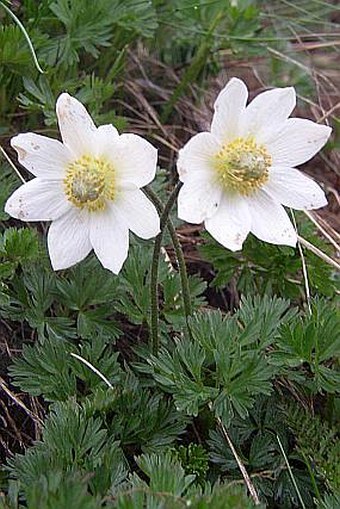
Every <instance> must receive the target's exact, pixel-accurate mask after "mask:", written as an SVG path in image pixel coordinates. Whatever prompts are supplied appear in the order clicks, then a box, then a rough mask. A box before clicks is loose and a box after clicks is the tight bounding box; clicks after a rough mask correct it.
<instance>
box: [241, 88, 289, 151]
mask: <svg viewBox="0 0 340 509" xmlns="http://www.w3.org/2000/svg"><path fill="white" fill-rule="evenodd" d="M295 105H296V96H295V90H294V88H293V87H287V88H274V89H273V90H267V91H266V92H262V93H261V94H259V95H257V96H256V97H255V99H253V100H252V101H251V103H250V104H249V105H248V106H247V108H246V110H245V112H244V114H243V116H242V119H241V127H240V135H241V136H255V137H256V141H257V142H259V143H265V142H266V141H267V139H268V138H270V137H271V136H272V135H273V133H275V132H276V130H277V129H278V128H279V127H280V126H281V124H282V122H285V121H286V120H287V118H288V117H289V115H290V114H291V113H292V111H293V109H294V108H295Z"/></svg>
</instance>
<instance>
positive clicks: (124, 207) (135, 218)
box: [112, 189, 160, 239]
mask: <svg viewBox="0 0 340 509" xmlns="http://www.w3.org/2000/svg"><path fill="white" fill-rule="evenodd" d="M112 207H113V208H114V209H115V210H117V215H119V216H120V217H121V218H122V219H123V222H124V224H126V225H127V227H128V228H129V229H130V230H131V231H132V232H133V233H135V234H136V235H138V237H141V238H142V239H150V238H152V237H155V236H156V235H158V233H159V232H160V224H159V216H158V213H157V210H156V208H155V206H154V205H153V203H151V201H150V200H149V199H148V198H147V197H146V196H145V194H144V193H143V192H142V191H140V190H139V189H136V190H132V191H123V192H122V194H121V196H120V197H119V198H117V201H116V202H114V203H113V204H112Z"/></svg>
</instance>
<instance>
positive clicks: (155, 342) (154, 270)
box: [144, 182, 192, 355]
mask: <svg viewBox="0 0 340 509" xmlns="http://www.w3.org/2000/svg"><path fill="white" fill-rule="evenodd" d="M181 186H182V183H181V182H179V183H178V184H177V185H176V187H175V188H174V190H173V191H172V193H171V195H170V197H169V199H168V201H167V203H166V205H165V207H163V205H162V202H161V201H160V200H159V199H158V197H157V195H156V194H155V193H154V192H153V191H152V190H151V189H150V188H144V191H145V194H146V195H147V196H148V197H149V198H150V199H151V200H152V202H153V203H154V205H155V207H156V208H157V210H158V212H159V213H160V215H161V218H160V227H161V231H160V233H159V234H158V236H157V237H156V240H155V245H154V251H153V257H152V265H151V281H150V300H151V306H150V310H151V313H150V335H151V345H152V352H153V353H154V354H155V355H156V354H157V353H158V349H159V318H158V315H159V304H158V270H159V260H160V253H161V245H162V239H163V234H164V229H165V226H167V228H168V230H169V233H170V236H171V240H172V243H173V246H174V249H175V254H176V258H177V263H178V269H179V272H180V278H181V285H182V296H183V304H184V312H185V316H186V320H188V317H189V316H190V315H191V313H192V308H191V300H190V289H189V283H188V277H187V272H186V266H185V260H184V255H183V251H182V248H181V245H180V242H179V240H178V237H177V234H176V230H175V227H174V225H173V223H172V221H171V219H170V217H169V215H170V211H171V209H172V206H173V204H174V203H175V200H176V198H177V195H178V193H179V190H180V188H181Z"/></svg>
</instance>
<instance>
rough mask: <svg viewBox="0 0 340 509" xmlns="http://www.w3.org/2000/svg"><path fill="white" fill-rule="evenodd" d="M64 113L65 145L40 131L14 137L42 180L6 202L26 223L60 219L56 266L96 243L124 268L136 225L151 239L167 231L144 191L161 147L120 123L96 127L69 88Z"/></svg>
mask: <svg viewBox="0 0 340 509" xmlns="http://www.w3.org/2000/svg"><path fill="white" fill-rule="evenodd" d="M56 108H57V117H58V122H59V128H60V132H61V136H62V139H63V143H61V142H59V141H57V140H54V139H51V138H47V137H45V136H40V135H38V134H33V133H25V134H19V135H18V136H15V137H14V138H12V140H11V145H12V147H14V148H15V150H16V151H17V152H18V158H19V161H20V163H21V164H22V165H23V166H25V168H27V169H28V170H29V171H30V172H31V173H33V175H35V177H36V178H34V179H33V180H31V181H29V182H27V183H26V184H24V185H22V186H21V187H19V188H18V189H17V190H16V191H15V192H14V193H13V194H12V196H11V197H10V198H9V199H8V201H7V203H6V207H5V210H6V212H7V213H8V214H10V215H11V216H13V217H16V218H17V219H21V220H23V221H52V224H51V226H50V229H49V232H48V250H49V254H50V258H51V263H52V266H53V268H54V269H55V270H57V269H64V268H67V267H70V266H71V265H74V264H75V263H77V262H79V261H80V260H82V259H84V258H85V257H86V256H87V255H88V254H89V252H90V251H91V250H92V248H93V249H94V252H95V253H96V255H97V256H98V258H99V260H100V261H101V263H102V264H103V266H104V267H106V268H108V269H110V270H111V271H112V272H114V273H115V274H118V272H119V271H120V269H121V267H122V265H123V263H124V261H125V259H126V257H127V254H128V248H129V230H131V231H132V232H133V233H135V234H136V235H138V236H139V237H141V238H143V239H149V238H151V237H154V236H155V235H157V234H158V233H159V217H158V214H157V212H156V209H155V207H154V205H153V204H152V203H151V202H150V201H149V200H148V199H147V198H146V196H145V195H144V193H143V192H142V191H141V190H140V188H141V187H143V186H145V185H146V184H148V183H149V182H151V181H152V180H153V178H154V176H155V172H156V162H157V150H156V149H155V148H154V147H153V146H152V145H151V144H150V143H149V142H147V141H146V140H144V139H143V138H142V137H140V136H137V135H135V134H122V135H119V134H118V132H117V130H116V129H115V128H114V127H113V126H112V125H103V126H100V127H98V128H97V127H96V126H95V125H94V123H93V121H92V119H91V117H90V116H89V114H88V113H87V111H86V109H85V108H84V106H83V105H82V104H81V103H80V102H79V101H77V100H76V99H74V98H73V97H71V96H69V95H68V94H61V96H60V97H59V98H58V101H57V107H56Z"/></svg>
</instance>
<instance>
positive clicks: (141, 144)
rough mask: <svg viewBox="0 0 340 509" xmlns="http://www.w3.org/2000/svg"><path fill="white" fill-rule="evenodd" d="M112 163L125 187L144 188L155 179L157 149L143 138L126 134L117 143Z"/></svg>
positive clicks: (113, 151)
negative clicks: (129, 185)
mask: <svg viewBox="0 0 340 509" xmlns="http://www.w3.org/2000/svg"><path fill="white" fill-rule="evenodd" d="M111 161H112V163H113V164H114V167H115V169H116V171H117V176H118V178H119V180H120V182H122V183H123V186H124V185H126V184H134V185H135V186H137V187H138V188H139V187H143V186H146V185H147V184H149V183H150V182H151V181H152V180H153V179H154V178H155V174H156V167H157V149H156V148H155V147H154V146H153V145H151V143H149V142H148V141H147V140H145V139H144V138H142V137H141V136H137V134H131V133H125V134H122V135H121V136H119V139H118V141H117V142H115V146H114V147H113V150H112V154H111Z"/></svg>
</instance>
